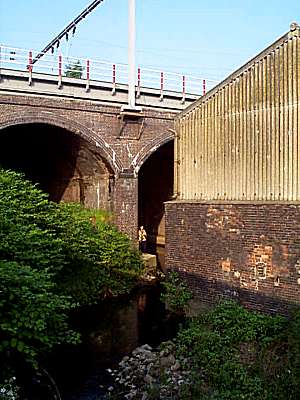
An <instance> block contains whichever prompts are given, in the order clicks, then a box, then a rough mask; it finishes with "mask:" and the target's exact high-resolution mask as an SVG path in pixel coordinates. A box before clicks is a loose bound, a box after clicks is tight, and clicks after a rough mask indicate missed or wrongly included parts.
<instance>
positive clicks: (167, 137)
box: [131, 131, 175, 175]
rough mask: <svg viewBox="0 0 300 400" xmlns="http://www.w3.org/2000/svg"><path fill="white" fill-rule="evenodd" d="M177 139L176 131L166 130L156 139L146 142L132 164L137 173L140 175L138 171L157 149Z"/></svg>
mask: <svg viewBox="0 0 300 400" xmlns="http://www.w3.org/2000/svg"><path fill="white" fill-rule="evenodd" d="M174 139H175V132H172V131H168V132H167V133H166V132H164V133H162V134H161V135H159V136H157V137H156V138H155V139H153V140H151V142H149V143H148V144H146V145H145V146H144V147H143V148H142V149H141V150H140V151H139V152H138V154H137V155H136V156H135V157H134V159H133V161H132V163H131V166H132V167H133V169H134V173H135V175H138V172H139V170H140V168H141V166H142V165H143V164H144V162H145V161H146V160H147V159H148V158H149V157H150V156H151V154H153V153H154V152H155V151H157V150H158V149H159V148H160V147H162V146H163V145H164V144H166V143H169V142H170V141H171V140H174Z"/></svg>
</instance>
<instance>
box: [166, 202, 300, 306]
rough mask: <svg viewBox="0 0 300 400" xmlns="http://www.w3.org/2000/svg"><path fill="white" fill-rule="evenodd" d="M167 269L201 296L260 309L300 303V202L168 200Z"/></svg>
mask: <svg viewBox="0 0 300 400" xmlns="http://www.w3.org/2000/svg"><path fill="white" fill-rule="evenodd" d="M166 267H167V268H168V269H174V270H177V271H179V272H180V274H181V275H183V276H184V277H185V278H186V279H187V281H188V283H189V285H190V286H191V288H192V289H193V291H194V293H195V295H196V297H197V298H198V299H199V300H200V301H202V302H205V303H209V304H211V303H214V302H215V301H217V299H218V298H219V297H231V298H236V299H238V300H239V301H240V302H242V303H243V304H245V305H246V306H249V307H253V308H256V309H262V310H265V311H270V312H276V311H277V310H278V309H280V310H281V311H283V310H284V309H286V308H287V307H288V306H289V305H290V304H295V303H298V304H299V303H300V205H292V204H284V203H282V204H271V203H269V204H262V203H260V204H246V203H244V204H241V203H239V204H238V203H237V204H220V203H218V204H205V203H198V202H190V203H189V202H176V201H175V202H168V203H166Z"/></svg>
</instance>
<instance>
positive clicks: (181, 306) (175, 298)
mask: <svg viewBox="0 0 300 400" xmlns="http://www.w3.org/2000/svg"><path fill="white" fill-rule="evenodd" d="M162 287H163V289H164V291H163V292H162V294H161V300H162V301H163V302H165V303H166V305H167V307H168V309H169V310H170V311H171V312H173V313H174V314H184V313H185V311H186V308H187V306H188V303H189V301H190V300H191V299H192V292H191V291H190V290H189V289H188V287H187V285H186V283H185V282H184V281H183V280H182V279H181V278H180V276H179V275H178V274H177V273H176V272H169V273H168V274H167V275H166V278H165V280H164V281H162Z"/></svg>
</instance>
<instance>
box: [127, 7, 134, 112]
mask: <svg viewBox="0 0 300 400" xmlns="http://www.w3.org/2000/svg"><path fill="white" fill-rule="evenodd" d="M128 106H129V108H135V0H128Z"/></svg>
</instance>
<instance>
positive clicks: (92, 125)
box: [0, 94, 175, 240]
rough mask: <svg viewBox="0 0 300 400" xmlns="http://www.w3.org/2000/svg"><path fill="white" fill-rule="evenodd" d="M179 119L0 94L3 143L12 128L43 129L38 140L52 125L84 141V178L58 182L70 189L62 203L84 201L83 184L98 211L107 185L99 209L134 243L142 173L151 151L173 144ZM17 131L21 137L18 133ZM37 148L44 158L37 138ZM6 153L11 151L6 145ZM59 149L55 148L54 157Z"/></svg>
mask: <svg viewBox="0 0 300 400" xmlns="http://www.w3.org/2000/svg"><path fill="white" fill-rule="evenodd" d="M174 115H175V113H174V112H171V111H160V110H155V109H154V110H143V113H142V117H141V118H137V119H128V120H122V118H120V107H117V106H116V107H113V106H111V105H103V104H99V103H95V102H89V101H86V100H85V101H80V100H70V99H64V98H53V99H52V98H51V97H49V96H47V97H46V96H36V95H34V96H28V95H20V94H19V95H17V96H16V95H13V94H12V95H10V94H2V95H1V94H0V131H1V133H2V134H3V136H2V144H3V138H4V133H5V132H8V129H13V128H15V129H17V130H18V129H20V130H22V129H23V128H24V127H27V129H29V130H31V129H33V126H34V125H36V126H39V127H40V129H41V130H40V131H39V132H38V133H37V135H38V136H39V135H41V136H43V134H46V130H47V127H49V126H50V127H54V128H59V129H63V130H64V131H66V132H68V133H71V134H72V135H71V136H73V137H74V138H77V139H78V140H79V142H78V143H77V145H76V146H77V147H78V150H77V151H78V154H76V157H75V156H74V157H75V158H76V160H75V161H74V164H76V163H77V164H76V165H74V170H76V171H77V170H80V172H81V176H80V177H78V176H77V175H76V171H75V172H74V176H72V177H69V178H68V183H65V182H64V183H62V182H58V181H57V182H55V185H56V186H59V185H68V186H67V187H66V188H64V195H63V196H62V197H61V198H60V199H58V200H66V201H80V194H79V192H80V188H79V183H80V182H79V181H80V180H81V181H83V186H84V188H85V192H84V193H83V194H81V197H84V199H85V200H84V204H85V205H87V206H95V205H96V207H97V204H95V202H96V200H95V198H96V197H97V195H98V197H99V193H97V190H98V189H97V187H98V186H99V185H100V186H101V185H102V188H103V190H102V192H104V194H103V193H102V194H101V196H102V200H101V201H100V202H99V201H98V203H99V204H98V205H99V207H101V208H105V209H107V210H109V211H112V213H113V215H114V219H115V222H116V224H117V225H118V227H119V228H120V229H121V230H122V231H124V232H125V233H127V234H128V235H129V236H130V237H131V238H132V239H133V240H136V238H137V230H138V209H137V208H138V172H139V170H140V168H141V167H142V165H143V164H144V162H145V161H146V160H147V159H148V158H149V157H150V156H151V154H152V153H154V152H155V151H157V149H159V148H160V147H161V146H163V145H164V144H166V143H168V142H170V141H172V140H173V138H174V131H173V128H174ZM28 127H29V128H28ZM14 132H15V134H16V130H15V131H14ZM49 135H50V136H51V132H50V133H49ZM12 136H13V135H12ZM24 136H26V132H24ZM53 137H55V136H53ZM11 140H12V143H11V144H12V145H13V146H14V148H15V149H18V147H19V146H20V143H18V141H17V139H16V137H14V138H12V139H11ZM50 142H51V139H50V141H49V142H47V144H46V146H50V145H51V146H52V145H53V144H51V143H50ZM75 142H76V141H75V139H73V142H72V141H70V142H68V143H69V146H73V151H74V147H76V146H75ZM23 145H24V146H25V145H26V140H25V141H24V142H23ZM42 145H45V143H42V142H41V145H40V147H41V146H42ZM32 146H35V147H36V152H40V153H41V154H43V152H44V149H43V148H40V147H39V141H38V137H37V138H36V141H35V143H33V144H31V147H32ZM2 149H3V151H4V152H5V151H7V150H5V149H4V147H3V146H2ZM57 151H59V149H58V148H55V144H54V145H53V156H54V154H55V152H57ZM66 151H68V150H66ZM0 152H1V151H0ZM3 157H5V154H4V155H3ZM12 157H13V155H12ZM70 163H71V161H70ZM78 164H79V165H78ZM77 166H78V168H77ZM100 170H103V172H102V173H101V174H100V175H101V177H102V180H101V179H100V180H97V177H96V175H97V171H98V172H99V171H100ZM77 172H78V171H77ZM82 175H83V176H82ZM61 176H63V171H61ZM90 181H91V182H90ZM78 182H79V183H78ZM104 186H105V187H104ZM100 191H101V190H100ZM98 200H99V199H98Z"/></svg>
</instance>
